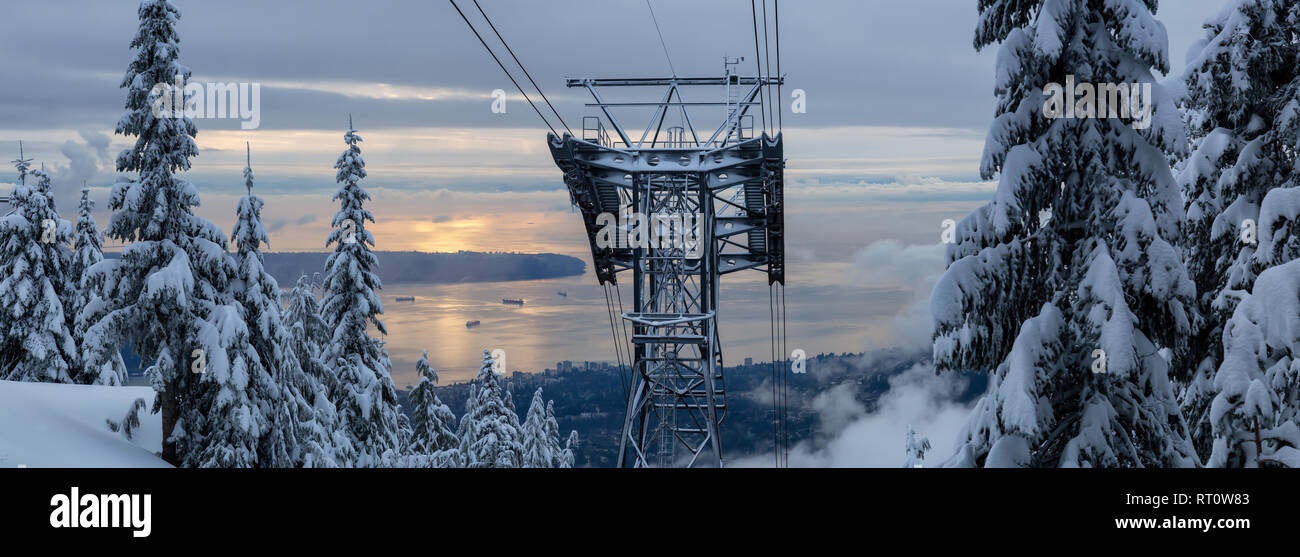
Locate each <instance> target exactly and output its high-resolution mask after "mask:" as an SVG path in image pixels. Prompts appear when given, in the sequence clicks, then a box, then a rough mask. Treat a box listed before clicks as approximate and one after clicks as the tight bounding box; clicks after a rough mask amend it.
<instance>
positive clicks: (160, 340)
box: [78, 0, 265, 466]
mask: <svg viewBox="0 0 1300 557" xmlns="http://www.w3.org/2000/svg"><path fill="white" fill-rule="evenodd" d="M137 14H138V16H139V29H138V31H137V33H136V35H135V37H134V38H133V39H132V40H131V48H132V49H133V50H134V51H135V56H134V58H133V59H132V60H131V62H130V64H129V66H128V68H127V71H126V75H125V77H123V79H122V88H124V89H126V91H127V100H126V110H125V111H124V112H123V114H122V117H121V119H119V120H118V123H117V128H116V133H119V134H122V135H124V136H134V137H135V145H134V146H133V147H132V148H130V149H126V150H123V151H122V152H121V153H120V154H119V155H118V157H117V170H118V171H119V172H135V173H137V174H138V176H137V177H136V178H135V179H134V180H128V181H119V182H118V183H116V184H115V185H114V187H113V191H112V194H111V196H110V198H109V208H110V209H112V210H113V215H112V217H111V218H110V219H109V223H108V229H107V232H106V235H107V236H108V237H110V238H113V239H116V240H118V241H120V242H122V243H124V244H127V245H126V247H125V248H123V250H122V257H121V258H120V259H105V260H104V261H101V262H99V263H97V264H95V265H93V266H92V267H91V268H90V270H89V278H88V279H87V280H89V281H92V283H94V284H99V285H102V286H101V291H100V292H99V295H100V299H101V302H99V303H96V302H93V301H92V302H91V303H89V304H87V306H86V307H85V308H83V310H82V315H80V316H78V319H84V320H86V321H87V322H89V323H92V324H91V325H90V327H89V328H88V329H87V331H86V338H85V340H84V345H83V346H82V357H83V358H84V359H85V360H86V361H92V362H104V361H108V360H109V359H110V358H111V356H110V353H111V351H116V350H118V349H119V347H120V346H122V345H124V344H125V343H126V342H127V341H128V340H129V341H130V342H131V343H132V346H133V347H134V349H135V351H136V353H137V354H139V355H140V356H141V358H142V359H143V360H144V361H145V362H149V363H150V364H151V365H150V366H149V368H148V370H147V375H148V376H149V379H150V380H151V382H152V383H153V385H154V390H155V392H156V393H157V396H156V399H155V401H154V411H155V412H161V413H162V429H163V451H162V456H163V459H164V460H166V461H168V462H170V463H172V464H176V465H179V466H250V465H253V464H254V463H256V459H257V454H256V452H257V450H256V449H257V443H258V438H259V436H260V434H261V432H262V430H263V428H264V426H265V418H264V417H263V416H262V415H261V413H260V411H259V409H258V407H257V406H256V405H255V404H253V403H252V402H251V401H250V400H249V399H248V396H247V391H246V389H247V387H248V382H249V380H250V376H249V368H248V365H249V362H250V361H251V360H253V359H255V358H256V353H255V352H253V350H252V348H251V347H250V346H249V344H248V331H247V328H246V327H244V319H243V315H242V312H241V308H240V307H239V306H238V305H237V304H234V303H233V300H232V298H231V296H230V294H229V292H227V291H226V287H227V286H229V285H230V283H231V279H232V278H233V275H234V271H235V269H234V265H233V260H232V258H231V257H230V256H229V254H228V253H226V240H225V234H224V233H222V231H221V229H220V228H218V227H217V226H216V225H214V224H212V223H211V222H209V221H207V220H206V219H203V218H200V217H197V216H195V215H194V212H193V207H196V206H198V205H199V194H198V190H197V189H196V188H195V187H194V185H193V184H191V183H189V182H188V181H186V180H184V179H183V178H181V177H180V176H179V175H178V173H179V172H183V171H185V170H188V169H189V168H190V158H191V157H193V156H195V155H197V154H198V151H197V149H196V148H195V144H194V139H193V138H194V135H195V133H197V130H196V128H195V125H194V122H193V121H191V120H190V119H188V118H185V117H184V116H183V115H180V114H160V115H157V116H156V115H155V114H154V111H153V107H152V104H153V101H154V100H155V99H156V98H158V96H159V95H170V94H172V91H170V90H168V89H167V88H166V87H165V86H166V85H168V84H171V85H175V83H176V81H177V80H179V81H180V84H181V87H184V83H185V82H186V81H188V79H189V77H190V70H189V68H187V67H185V66H183V65H181V64H180V63H179V62H178V61H177V59H178V56H179V46H180V40H179V37H178V36H177V33H176V24H177V21H178V19H179V18H180V12H179V11H178V10H177V9H176V7H175V6H174V5H172V4H171V3H170V2H168V1H167V0H143V1H141V2H140V6H139V9H138V11H137ZM156 86H157V87H156ZM91 319H93V321H91ZM200 371H201V372H202V373H197V372H200Z"/></svg>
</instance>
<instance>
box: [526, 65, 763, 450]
mask: <svg viewBox="0 0 1300 557" xmlns="http://www.w3.org/2000/svg"><path fill="white" fill-rule="evenodd" d="M740 60H743V59H738V60H726V59H724V65H723V67H724V70H723V75H722V76H721V77H676V76H674V77H667V78H621V79H620V78H615V79H603V78H602V79H595V78H580V79H568V80H567V81H566V84H567V86H568V87H570V88H581V89H586V90H587V91H588V92H589V93H590V94H591V97H592V99H593V101H594V102H592V103H589V104H587V106H588V107H591V108H594V109H598V111H599V114H598V115H595V116H586V117H584V118H583V126H582V137H574V136H573V135H571V134H569V133H564V134H563V136H562V137H561V136H557V134H554V133H551V134H548V137H547V139H548V143H549V146H550V149H551V155H552V157H554V159H555V164H556V166H558V167H559V168H560V170H561V171H562V172H563V173H564V182H565V185H566V186H567V187H568V189H569V195H570V200H571V201H572V203H573V204H574V205H575V206H577V208H578V209H580V211H581V213H582V219H583V223H584V225H585V228H586V233H587V239H588V241H589V242H590V244H591V255H592V260H593V263H594V267H595V273H596V278H597V280H598V281H599V282H600V284H601V285H602V286H605V287H606V289H607V290H606V294H607V295H608V293H609V288H610V286H612V287H613V289H614V291H615V292H616V293H618V292H619V290H618V284H619V283H618V279H619V275H620V274H622V275H623V276H624V277H629V276H630V281H631V287H632V288H631V290H632V308H631V309H630V311H622V312H621V317H622V320H623V323H622V325H623V329H624V331H626V329H627V326H630V328H631V333H630V335H629V336H628V338H627V339H626V342H627V345H628V346H629V347H630V351H631V354H629V355H628V356H629V361H630V362H631V363H632V368H631V374H630V375H631V381H630V384H628V385H626V387H627V407H626V415H625V418H624V421H623V427H622V429H623V431H622V439H621V441H620V442H619V457H618V464H619V466H620V467H627V466H631V467H649V466H660V467H667V466H687V467H690V466H713V467H721V466H722V463H723V461H722V442H721V439H720V438H719V434H718V431H719V425H720V424H721V423H722V422H723V420H724V419H725V418H726V414H727V391H726V384H725V381H724V378H723V373H722V363H723V359H722V345H721V343H720V342H719V336H718V294H719V291H720V290H719V281H720V279H721V277H722V276H723V275H727V274H731V273H736V272H740V271H756V272H761V273H765V274H766V275H767V282H768V285H769V287H770V286H771V285H772V284H782V285H783V284H784V282H785V252H784V246H785V242H784V226H783V224H784V222H783V221H784V219H783V174H784V167H785V157H784V151H783V145H782V139H781V138H782V134H781V133H780V132H779V131H774V133H775V137H773V136H771V135H769V134H768V133H767V130H766V129H762V130H760V134H759V135H758V136H754V133H753V115H752V114H750V112H751V109H754V108H755V107H759V106H761V105H762V104H761V103H762V95H763V94H764V92H765V89H767V88H771V87H773V86H779V85H781V84H782V83H783V77H779V76H777V77H773V76H763V75H762V72H761V71H760V72H759V73H760V75H759V76H758V77H754V76H745V75H740V74H739V73H737V72H736V69H735V68H736V67H737V66H738V63H739V62H740ZM778 73H779V72H778ZM708 89H712V93H700V92H701V91H707V90H708ZM647 91H649V92H650V93H647ZM651 94H653V95H654V96H649V95H651ZM769 94H770V93H769ZM609 95H618V96H619V100H617V101H613V100H606V97H607V96H609ZM706 95H708V96H707V97H706ZM688 96H689V97H691V98H693V99H701V98H709V99H716V100H709V101H703V102H701V101H698V100H696V101H687V100H685V97H688ZM623 97H631V98H630V99H628V100H624V98H623ZM647 97H648V98H647ZM610 98H614V97H610ZM699 108H706V109H709V110H708V111H707V112H708V114H705V112H706V111H699V110H695V111H694V112H693V111H692V109H699ZM632 110H640V111H641V112H642V113H643V114H642V116H644V113H645V112H649V120H648V121H647V122H646V123H645V127H644V128H642V129H640V130H635V129H629V128H626V127H624V125H623V122H622V121H621V120H620V119H619V118H618V115H620V114H621V115H622V116H623V117H624V118H628V116H627V112H630V111H632ZM755 112H757V110H755ZM616 113H617V114H616ZM719 114H720V117H721V122H720V123H719V124H717V125H716V126H712V127H708V128H705V127H701V126H703V125H707V124H706V122H707V121H716V120H718V119H719ZM628 121H631V120H630V119H629V120H628ZM765 127H766V126H765ZM774 127H775V126H774ZM638 132H639V133H638ZM633 136H639V137H638V138H636V139H633ZM682 223H688V224H686V225H683V224H682ZM691 225H693V226H691ZM674 227H676V228H674ZM618 296H619V299H620V304H619V305H620V306H621V296H622V295H621V293H618ZM611 328H614V327H613V323H612V322H611ZM615 336H616V338H617V334H615ZM620 358H622V356H620Z"/></svg>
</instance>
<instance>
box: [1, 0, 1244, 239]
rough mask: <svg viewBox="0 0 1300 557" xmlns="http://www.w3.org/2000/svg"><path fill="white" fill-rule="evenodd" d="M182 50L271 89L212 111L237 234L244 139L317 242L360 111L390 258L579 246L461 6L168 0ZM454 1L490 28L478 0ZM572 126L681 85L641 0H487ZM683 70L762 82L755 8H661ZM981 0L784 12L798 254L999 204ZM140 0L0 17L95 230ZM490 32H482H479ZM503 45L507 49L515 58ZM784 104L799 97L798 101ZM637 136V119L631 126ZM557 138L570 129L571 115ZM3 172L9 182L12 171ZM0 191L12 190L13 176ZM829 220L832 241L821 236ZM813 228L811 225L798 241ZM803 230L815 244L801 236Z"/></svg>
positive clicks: (292, 222)
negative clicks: (623, 94) (243, 123)
mask: <svg viewBox="0 0 1300 557" xmlns="http://www.w3.org/2000/svg"><path fill="white" fill-rule="evenodd" d="M173 2H174V3H175V4H176V5H177V6H178V7H179V8H180V10H181V12H182V14H183V15H182V19H181V23H180V27H179V31H180V35H181V40H182V43H181V61H182V62H183V63H184V64H186V65H188V66H189V67H191V68H192V69H193V71H194V78H193V79H194V80H195V81H237V82H257V83H260V84H261V85H262V98H261V107H260V108H261V113H262V116H261V125H260V127H259V128H258V129H256V130H241V129H239V126H238V122H237V121H234V120H215V119H203V120H199V121H198V122H197V123H198V126H199V129H200V132H199V135H198V138H197V142H198V145H199V147H200V150H201V154H200V156H199V157H197V158H196V159H195V160H194V168H193V170H192V172H190V173H189V178H190V179H191V180H192V181H194V182H195V183H196V184H197V185H198V186H199V189H200V192H201V194H202V197H203V200H204V205H203V207H202V208H201V209H200V213H201V214H203V215H204V216H206V217H208V218H210V219H212V220H214V221H216V222H217V223H218V224H220V225H222V226H223V228H227V229H228V228H229V223H230V222H231V221H232V220H233V214H234V204H235V201H236V200H237V199H238V196H239V195H240V194H241V193H242V187H241V182H242V180H241V178H240V169H241V168H242V167H243V164H244V153H243V151H244V149H243V147H244V142H245V141H249V142H251V143H252V146H253V147H252V148H253V168H254V172H255V174H256V175H257V177H258V184H259V185H258V187H259V191H260V192H261V193H262V194H263V195H264V196H266V197H267V198H268V199H267V207H266V219H267V221H268V224H269V225H270V226H271V228H272V229H273V232H272V247H273V248H274V249H281V250H309V249H310V250H315V249H323V239H324V237H325V235H326V232H327V230H326V227H327V226H328V222H329V216H330V214H331V213H332V212H333V210H334V207H333V204H331V203H330V200H329V197H330V195H331V194H332V193H333V191H334V190H335V185H334V180H333V177H334V171H333V169H332V165H333V163H334V160H335V158H336V157H337V156H338V153H339V152H340V151H341V150H342V148H343V143H342V130H343V128H344V127H345V125H346V120H347V117H348V115H349V114H351V115H353V117H354V119H355V121H356V127H357V128H359V129H360V130H361V135H362V136H363V137H364V138H365V140H366V141H365V143H364V144H363V146H362V148H363V154H364V156H365V158H366V160H367V163H368V165H369V170H370V178H369V179H368V180H367V181H366V183H365V185H366V186H367V187H368V188H369V189H371V192H372V194H374V195H375V201H374V205H373V210H374V212H375V213H376V215H377V217H378V219H379V221H380V222H379V225H378V226H376V227H375V230H376V232H377V234H378V236H379V238H378V239H379V249H426V250H435V249H436V250H447V249H461V248H464V249H500V250H518V251H539V250H545V251H558V252H563V253H571V254H574V255H579V256H584V258H586V257H585V254H586V248H585V241H584V239H583V238H582V236H581V233H580V228H579V219H577V218H576V217H574V216H573V215H572V214H570V213H569V211H568V207H567V195H566V194H565V192H564V190H563V185H562V183H561V180H560V175H559V172H558V170H556V169H555V167H554V165H553V164H552V162H551V160H550V157H549V155H548V154H547V151H546V148H545V145H544V143H543V140H544V132H545V130H546V128H545V126H543V125H542V124H541V122H540V120H539V119H538V118H537V116H536V114H534V113H533V112H532V111H531V109H529V108H528V106H527V105H526V104H524V103H523V102H522V101H510V103H509V104H508V110H507V113H506V114H494V113H493V112H492V111H491V110H490V107H491V101H492V99H491V91H492V90H494V89H504V90H507V91H511V92H512V93H513V86H512V85H511V84H510V82H509V81H508V80H507V79H506V77H505V76H504V75H503V74H502V73H501V71H500V69H498V68H497V67H496V65H495V64H494V63H493V62H492V61H491V59H490V58H489V57H488V55H487V54H486V53H485V52H484V50H483V49H482V47H481V46H480V45H479V44H478V42H477V40H476V39H475V38H474V36H473V35H472V34H471V33H470V31H469V30H468V29H467V28H466V26H465V24H464V22H463V21H462V20H461V19H460V16H459V15H457V14H456V12H455V10H454V9H453V8H452V7H451V5H450V4H449V3H447V2H441V1H428V0H420V1H385V0H376V1H374V2H366V3H359V2H355V1H333V0H313V1H275V2H266V1H243V0H231V1H222V2H211V1H206V2H203V1H197V0H173ZM460 3H461V4H462V8H463V9H466V10H467V13H469V14H470V15H472V16H474V17H473V19H474V21H475V22H476V23H478V22H479V21H480V19H479V18H478V17H477V13H476V12H475V11H474V7H473V2H472V0H461V2H460ZM480 3H481V4H482V5H483V8H484V9H485V10H486V11H487V12H488V15H490V16H492V17H493V21H494V22H495V23H496V25H497V28H498V29H499V30H500V31H501V33H502V34H503V35H504V36H505V37H506V39H507V40H508V41H510V44H511V46H512V47H513V48H514V49H515V51H516V53H518V54H519V56H520V58H521V59H522V60H523V62H524V63H525V64H526V65H527V67H528V69H529V71H530V72H531V73H532V75H533V76H534V77H535V78H536V79H537V80H538V82H539V84H540V85H541V86H542V88H543V90H545V91H546V92H547V93H548V96H549V97H550V98H551V99H552V100H553V102H555V103H556V105H557V108H558V109H559V110H560V112H561V114H562V115H563V116H564V117H565V119H566V120H567V121H568V123H569V125H570V126H571V127H580V126H581V116H582V115H583V114H585V112H584V111H585V110H586V109H584V107H583V106H582V103H583V102H587V99H586V98H585V97H584V95H583V94H579V93H581V91H580V90H566V89H565V88H564V78H565V77H579V76H611V77H613V76H645V75H666V74H668V73H669V69H668V68H669V63H668V62H667V61H666V60H665V56H664V53H663V50H662V48H661V47H660V44H659V40H658V36H657V35H656V33H655V28H654V25H653V24H652V23H651V20H650V15H649V11H648V10H647V6H646V3H645V2H644V1H643V0H548V1H545V2H541V1H524V0H480ZM1220 4H1221V0H1180V1H1178V2H1170V1H1166V2H1163V3H1162V9H1161V11H1160V12H1159V14H1158V16H1159V17H1160V18H1161V19H1162V20H1163V21H1164V22H1165V24H1166V26H1167V28H1168V30H1169V36H1170V42H1171V50H1170V52H1171V53H1172V56H1171V57H1172V58H1173V63H1174V65H1175V67H1176V68H1177V67H1178V66H1180V65H1181V62H1182V59H1183V56H1184V53H1185V51H1186V48H1187V46H1188V45H1189V44H1190V43H1191V42H1192V40H1193V39H1195V38H1196V37H1197V36H1199V34H1200V31H1199V24H1200V22H1201V21H1202V20H1204V19H1205V17H1206V16H1208V15H1210V14H1211V13H1212V12H1214V11H1217V10H1218V7H1219V5H1220ZM653 5H654V9H655V12H656V15H657V16H658V18H659V22H660V24H661V26H662V28H663V35H664V38H665V40H666V42H667V48H668V51H669V55H670V56H671V59H672V65H673V67H674V68H675V69H676V70H677V73H678V74H680V75H717V74H719V73H720V71H721V61H722V58H723V56H733V57H734V56H745V57H746V62H745V63H744V64H743V65H742V70H744V71H747V72H749V73H752V72H753V71H754V69H753V61H754V56H753V49H754V44H753V40H754V39H753V35H752V32H753V31H752V28H751V19H750V13H749V2H744V1H743V0H712V1H699V0H653ZM975 5H976V3H975V2H974V0H906V1H904V0H896V1H885V0H868V1H847V0H841V1H830V0H801V1H797V2H796V1H787V2H785V3H783V5H782V7H783V8H784V11H783V12H782V13H781V40H782V43H781V56H782V60H781V63H782V71H783V72H784V73H785V74H787V76H788V80H789V81H788V83H789V85H788V86H787V87H786V88H785V92H786V94H787V95H789V93H790V91H791V90H793V89H796V88H797V89H803V90H804V91H806V93H807V103H808V110H807V113H806V114H790V113H789V112H788V111H787V113H786V114H785V118H784V120H785V124H786V125H785V132H786V144H787V153H788V154H789V156H790V162H789V171H788V172H789V174H788V175H789V179H790V181H789V186H788V188H789V190H788V191H789V193H788V194H787V197H788V199H789V201H790V205H791V209H790V211H791V221H790V222H791V228H792V232H791V234H790V242H791V252H792V255H793V256H795V257H803V258H804V259H805V260H809V261H812V260H827V261H831V260H834V261H845V262H847V261H849V260H850V259H851V258H852V255H853V253H854V252H855V251H857V250H860V249H862V248H864V247H865V246H867V245H868V244H870V243H871V242H872V241H876V240H881V239H894V240H899V241H901V242H903V243H904V244H917V243H932V242H933V241H934V239H935V238H936V237H937V224H936V223H937V222H938V221H941V220H942V219H943V218H949V217H951V218H960V217H961V216H962V215H963V214H964V213H965V212H966V211H968V210H969V209H970V208H971V207H973V206H974V205H976V204H978V203H979V202H981V201H982V200H984V199H987V197H988V195H989V192H990V190H991V185H990V184H986V183H981V182H980V181H979V180H978V176H977V168H978V159H979V155H980V152H981V149H982V147H983V138H984V134H985V130H986V128H987V124H988V122H989V120H990V119H991V117H992V106H993V104H992V91H991V89H992V64H993V58H994V55H995V54H996V49H995V48H990V49H986V51H984V52H982V53H976V52H975V51H974V50H973V48H972V47H971V37H972V29H973V26H974V24H975V19H976V8H975ZM135 6H136V2H134V1H133V0H85V1H72V0H52V1H46V2H21V3H14V5H12V6H9V7H7V8H6V10H7V15H6V17H5V18H4V20H3V21H0V83H3V84H4V86H2V87H0V152H2V153H3V154H4V155H5V156H4V157H3V160H8V159H10V158H13V157H11V156H8V155H10V154H14V155H16V154H17V141H18V140H20V139H22V140H24V145H25V146H26V148H27V150H28V155H29V156H32V157H35V158H36V159H37V161H38V162H43V163H45V164H47V165H48V166H50V167H51V168H52V169H53V170H54V171H55V173H56V176H57V178H58V184H57V186H58V187H59V191H60V208H61V209H62V210H63V211H64V213H65V216H66V215H67V214H70V213H71V211H72V210H73V208H74V207H75V205H74V204H73V199H74V197H75V190H76V189H77V187H76V186H79V185H80V183H81V181H82V180H86V181H88V182H89V183H90V184H91V185H92V186H97V187H96V189H95V190H94V192H95V199H96V201H97V202H98V204H99V209H100V213H99V215H98V216H99V218H100V224H101V226H102V225H104V224H105V222H106V220H105V217H106V214H105V213H104V212H103V210H104V209H105V203H106V199H107V189H105V188H106V186H107V184H109V183H111V182H112V180H113V179H114V175H113V172H112V168H111V160H112V157H113V156H115V154H116V152H117V151H119V150H120V149H122V148H125V147H126V146H127V145H128V143H127V142H126V141H125V140H124V138H122V137H121V136H114V135H113V133H112V131H113V126H114V124H115V123H116V121H117V118H118V116H119V115H120V113H121V111H122V105H123V102H124V98H125V97H124V93H123V91H122V90H121V89H119V87H118V85H119V82H120V80H121V76H122V73H123V71H124V70H125V67H126V64H127V62H128V61H129V60H130V58H131V56H132V54H131V52H130V51H129V49H128V48H127V45H128V43H129V42H130V40H131V37H132V35H133V34H134V32H135V28H136V13H135V12H136V10H135ZM482 30H483V32H485V33H490V30H488V29H487V27H486V26H485V25H483V26H482ZM502 54H503V55H504V51H503V52H502ZM785 102H786V103H787V106H788V102H789V99H788V98H787V99H785ZM628 125H629V126H630V127H636V126H637V124H628ZM557 126H558V124H557ZM13 179H14V178H13V177H12V176H10V175H8V174H5V173H0V184H2V183H4V182H8V181H12V180H13ZM0 187H3V186H0ZM813 226H816V227H817V228H816V229H814V228H813ZM801 227H803V228H802V230H801ZM801 232H802V233H801Z"/></svg>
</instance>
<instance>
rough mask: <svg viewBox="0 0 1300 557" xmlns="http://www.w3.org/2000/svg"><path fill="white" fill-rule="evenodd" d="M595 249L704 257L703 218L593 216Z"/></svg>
mask: <svg viewBox="0 0 1300 557" xmlns="http://www.w3.org/2000/svg"><path fill="white" fill-rule="evenodd" d="M596 226H599V227H600V229H599V230H597V231H596V247H598V248H601V249H608V248H641V249H679V250H682V251H683V255H685V257H686V258H687V259H699V258H700V257H701V256H703V249H704V246H703V242H701V241H700V238H701V237H702V236H703V235H704V229H703V227H704V215H703V214H701V213H655V214H651V215H648V216H647V215H645V214H642V213H631V214H625V215H622V216H615V215H614V214H613V213H601V214H599V215H597V216H596Z"/></svg>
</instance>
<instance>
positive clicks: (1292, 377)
mask: <svg viewBox="0 0 1300 557" xmlns="http://www.w3.org/2000/svg"><path fill="white" fill-rule="evenodd" d="M1293 201H1294V202H1295V204H1294V206H1293V208H1294V210H1296V211H1300V198H1296V199H1293ZM1223 343H1224V358H1223V364H1222V365H1221V366H1220V367H1219V369H1218V373H1217V374H1216V375H1215V377H1214V387H1215V391H1216V394H1215V397H1214V399H1213V402H1212V403H1211V405H1210V410H1209V417H1208V419H1209V421H1210V424H1211V427H1212V432H1213V435H1214V441H1213V450H1212V453H1211V456H1210V458H1209V460H1208V462H1207V464H1208V465H1210V466H1215V467H1249V468H1254V467H1258V466H1261V465H1282V466H1287V467H1291V468H1300V261H1291V262H1289V263H1285V264H1283V265H1278V266H1276V267H1272V268H1269V269H1267V270H1265V271H1264V272H1263V273H1261V274H1260V275H1259V277H1258V278H1257V279H1255V281H1254V290H1253V291H1252V292H1251V293H1250V295H1249V296H1247V297H1246V298H1245V299H1244V300H1242V301H1241V303H1239V304H1237V307H1236V310H1235V311H1234V313H1233V316H1232V319H1230V320H1229V321H1228V322H1227V324H1226V325H1225V326H1224V333H1223Z"/></svg>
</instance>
